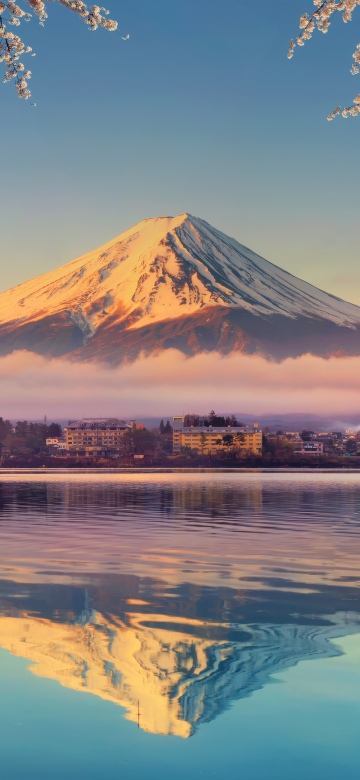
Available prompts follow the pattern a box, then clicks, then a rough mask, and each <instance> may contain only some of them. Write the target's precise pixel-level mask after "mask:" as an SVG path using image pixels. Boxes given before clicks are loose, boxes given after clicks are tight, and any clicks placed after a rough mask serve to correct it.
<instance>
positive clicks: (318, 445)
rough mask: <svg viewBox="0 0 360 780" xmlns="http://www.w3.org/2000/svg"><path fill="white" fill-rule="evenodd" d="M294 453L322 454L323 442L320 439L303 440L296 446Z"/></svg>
mask: <svg viewBox="0 0 360 780" xmlns="http://www.w3.org/2000/svg"><path fill="white" fill-rule="evenodd" d="M294 453H297V454H301V455H323V454H324V444H323V442H320V441H304V443H303V444H302V445H301V447H296V449H295V450H294Z"/></svg>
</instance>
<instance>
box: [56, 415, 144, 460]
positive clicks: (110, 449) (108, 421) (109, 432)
mask: <svg viewBox="0 0 360 780" xmlns="http://www.w3.org/2000/svg"><path fill="white" fill-rule="evenodd" d="M134 425H135V423H134V421H133V420H132V421H131V424H129V423H127V422H125V420H118V419H117V418H115V417H109V418H103V417H92V418H90V417H85V418H84V419H83V420H78V421H74V422H69V425H68V426H67V427H66V428H65V440H66V449H67V450H68V452H69V453H70V454H77V453H84V454H85V455H101V454H103V453H104V454H105V453H106V454H111V453H117V452H119V450H121V445H122V441H123V436H124V434H125V433H126V432H127V431H129V430H132V429H133V428H134Z"/></svg>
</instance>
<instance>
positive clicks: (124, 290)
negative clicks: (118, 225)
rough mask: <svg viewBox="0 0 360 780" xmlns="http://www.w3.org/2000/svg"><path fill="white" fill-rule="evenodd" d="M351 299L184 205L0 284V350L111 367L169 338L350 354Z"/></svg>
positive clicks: (358, 322)
mask: <svg viewBox="0 0 360 780" xmlns="http://www.w3.org/2000/svg"><path fill="white" fill-rule="evenodd" d="M359 334H360V307H358V306H355V305H353V304H350V303H346V302H344V301H342V300H341V299H340V298H337V297H335V296H333V295H329V294H328V293H325V292H322V291H321V290H318V289H317V288H316V287H313V286H312V285H311V284H308V283H307V282H304V281H301V280H299V279H297V278H296V277H294V276H292V275H291V274H289V273H287V272H286V271H283V270H281V269H280V268H278V267H277V266H275V265H273V264H272V263H270V262H268V261H267V260H264V259H263V258H262V257H259V255H256V254H255V253H254V252H252V251H251V250H250V249H247V248H246V247H244V246H242V244H239V243H238V242H237V241H235V240H234V239H232V238H229V237H228V236H226V235H225V234H224V233H221V232H220V231H218V230H216V229H215V228H213V227H211V225H209V224H208V223H207V222H205V221H204V220H202V219H198V218H197V217H192V216H191V215H189V214H181V215H180V216H178V217H159V218H157V219H147V220H144V221H143V222H140V223H139V224H137V225H135V226H134V227H133V228H131V229H130V230H127V231H126V232H125V233H122V234H121V235H120V236H118V237H117V238H115V239H114V240H113V241H110V242H109V243H108V244H105V245H104V246H103V247H101V248H100V249H97V250H95V251H93V252H90V253H89V254H87V255H84V256H83V257H81V258H79V259H78V260H74V261H73V262H71V263H68V264H67V265H65V266H63V267H62V268H60V269H57V270H55V271H52V272H50V273H48V274H45V275H44V276H40V277H38V278H36V279H32V280H31V281H28V282H25V283H23V284H20V285H18V286H17V287H14V288H13V289H11V290H8V291H6V292H3V293H1V294H0V354H1V355H7V354H9V353H11V352H13V351H14V350H23V349H26V350H30V351H33V352H36V353H39V354H42V355H47V356H51V357H59V356H63V357H69V358H71V359H73V360H101V361H106V362H108V363H110V364H113V365H116V364H119V363H121V362H122V361H123V360H124V359H127V360H134V359H136V358H137V357H138V356H139V355H140V353H145V354H152V353H156V352H160V351H162V350H166V349H169V348H175V349H178V350H180V351H181V352H183V353H184V354H186V355H195V354H198V353H200V352H211V351H217V352H219V353H221V354H230V353H232V352H235V353H236V352H238V353H246V354H259V355H262V356H264V357H265V358H267V359H269V360H274V359H275V360H282V359H284V358H287V357H296V356H299V355H302V354H306V353H310V354H313V355H318V356H321V357H329V356H343V355H359V354H360V338H359Z"/></svg>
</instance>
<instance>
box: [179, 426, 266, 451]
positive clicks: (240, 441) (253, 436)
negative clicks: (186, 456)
mask: <svg viewBox="0 0 360 780" xmlns="http://www.w3.org/2000/svg"><path fill="white" fill-rule="evenodd" d="M184 448H189V449H190V450H196V451H197V452H198V453H199V454H200V455H212V454H215V453H216V452H221V451H229V450H230V449H231V448H236V449H239V450H242V451H244V452H249V453H251V454H253V455H262V431H261V430H259V428H258V426H257V423H254V426H253V427H252V428H251V427H246V428H245V427H244V428H240V427H232V426H227V427H224V428H221V427H215V426H211V425H209V426H195V425H194V426H191V427H185V426H184V418H183V417H173V453H174V454H176V453H179V452H181V451H182V450H183V449H184Z"/></svg>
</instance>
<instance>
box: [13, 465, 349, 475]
mask: <svg viewBox="0 0 360 780" xmlns="http://www.w3.org/2000/svg"><path fill="white" fill-rule="evenodd" d="M279 473H283V474H284V473H285V474H299V473H300V474H301V473H305V474H314V473H316V474H343V473H345V474H360V469H354V468H324V467H316V466H315V467H313V468H309V467H308V466H305V467H304V468H301V467H291V466H283V467H278V468H276V467H270V468H251V467H249V468H246V467H244V468H215V467H214V468H210V467H198V468H167V467H164V468H161V467H156V468H150V467H149V468H112V469H111V468H68V469H66V468H47V467H44V468H17V467H15V468H13V469H12V468H8V469H3V468H0V478H1V476H5V475H9V474H279Z"/></svg>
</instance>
